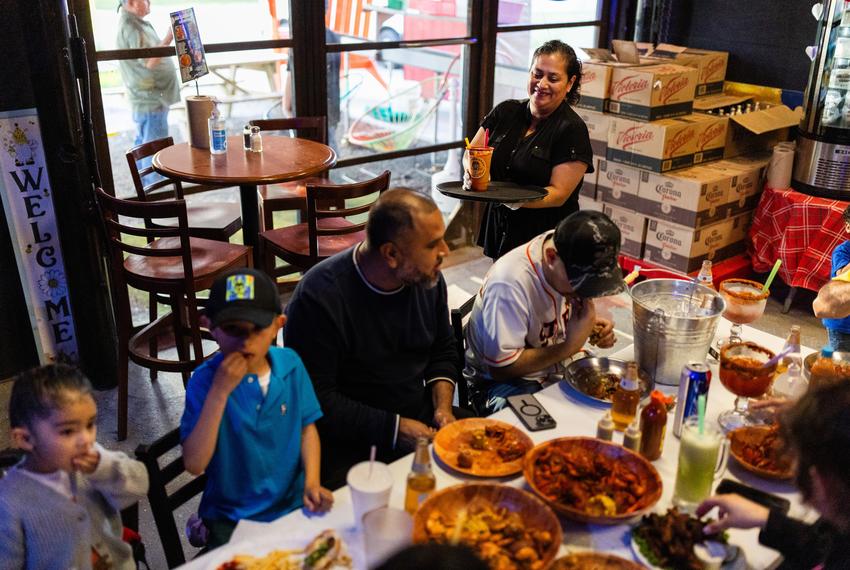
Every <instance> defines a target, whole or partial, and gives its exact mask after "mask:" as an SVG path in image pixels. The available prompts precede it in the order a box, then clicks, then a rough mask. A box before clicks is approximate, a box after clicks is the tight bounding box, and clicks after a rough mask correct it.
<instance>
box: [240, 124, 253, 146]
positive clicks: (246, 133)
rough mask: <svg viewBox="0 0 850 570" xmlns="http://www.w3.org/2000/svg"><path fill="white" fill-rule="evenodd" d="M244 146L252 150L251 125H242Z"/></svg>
mask: <svg viewBox="0 0 850 570" xmlns="http://www.w3.org/2000/svg"><path fill="white" fill-rule="evenodd" d="M242 148H243V149H244V150H251V125H245V126H244V127H242Z"/></svg>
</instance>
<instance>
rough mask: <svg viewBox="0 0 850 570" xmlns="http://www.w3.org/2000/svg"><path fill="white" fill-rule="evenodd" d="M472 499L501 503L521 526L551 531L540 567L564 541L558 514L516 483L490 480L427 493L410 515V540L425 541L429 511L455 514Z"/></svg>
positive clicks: (426, 538)
mask: <svg viewBox="0 0 850 570" xmlns="http://www.w3.org/2000/svg"><path fill="white" fill-rule="evenodd" d="M473 499H476V500H484V501H486V502H488V503H490V504H491V505H493V506H494V507H503V508H506V509H508V510H509V511H512V512H515V513H518V514H519V516H520V517H521V518H522V521H523V523H524V526H525V527H527V528H534V529H537V530H545V531H548V532H549V533H551V535H552V544H550V545H549V548H548V549H546V551H545V552H543V553H542V555H541V561H542V562H543V565H542V568H547V567H548V566H549V564H551V563H552V561H553V560H554V559H555V556H557V555H558V549H559V548H560V547H561V543H562V542H563V538H564V537H563V534H562V533H561V524H560V523H559V522H558V517H557V516H555V513H553V512H552V509H550V508H549V507H547V506H546V505H545V504H544V503H543V502H542V501H541V500H540V499H538V498H537V497H535V496H534V495H532V494H531V493H528V492H526V491H523V490H522V489H517V488H515V487H509V486H507V485H497V484H493V483H467V484H464V485H455V486H453V487H448V488H446V489H441V490H440V491H437V492H436V493H434V494H433V495H431V496H430V497H428V498H427V499H426V500H425V502H424V503H422V505H420V506H419V509H418V510H417V511H416V514H415V515H414V516H413V542H414V543H417V544H420V543H424V542H428V532H427V530H426V528H425V523H426V522H427V521H428V517H430V516H431V513H432V512H434V511H438V512H440V513H442V514H444V515H446V516H449V517H451V516H458V514H459V513H460V512H461V511H462V510H464V509H466V508H467V507H468V505H469V504H470V502H472V500H473Z"/></svg>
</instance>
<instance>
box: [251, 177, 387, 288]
mask: <svg viewBox="0 0 850 570" xmlns="http://www.w3.org/2000/svg"><path fill="white" fill-rule="evenodd" d="M389 185H390V172H389V170H385V171H384V172H383V173H381V174H380V175H378V176H377V177H376V178H373V179H371V180H366V181H364V182H355V183H353V184H315V183H313V182H308V183H307V221H306V222H304V223H301V224H297V225H294V226H286V227H283V228H277V229H274V230H266V231H264V232H262V233H261V234H260V236H259V238H260V239H259V248H260V259H261V260H262V261H261V262H262V264H263V270H264V271H265V272H266V273H268V274H269V275H271V276H272V277H273V278H275V279H277V277H279V276H280V275H282V274H286V273H289V272H291V268H290V267H287V268H286V269H284V270H281V269H278V268H276V267H275V262H276V259H277V258H280V259H282V260H284V261H285V262H286V263H288V264H289V265H290V266H291V267H294V268H295V269H296V270H298V271H307V270H308V269H310V268H311V267H313V266H314V265H316V264H317V263H319V262H320V261H322V260H323V259H326V258H328V257H330V256H332V255H334V254H336V253H339V252H341V251H343V250H345V249H347V248H349V247H351V246H353V245H355V244H357V243H359V242H361V241H363V239H365V237H366V232H365V228H366V222H365V220H364V221H362V222H353V221H351V220H349V219H348V217H349V216H355V215H358V214H364V213H366V212H368V211H369V208H371V207H372V204H374V203H375V201H376V200H377V199H378V196H377V195H379V194H380V193H381V192H383V191H384V190H386V189H387V188H389ZM370 194H377V195H376V196H375V197H374V199H372V200H369V201H368V202H366V203H364V204H361V205H359V206H352V207H346V206H345V205H344V204H345V201H346V200H354V199H357V198H363V197H365V196H369V195H370ZM330 203H342V204H343V205H342V206H341V207H327V206H323V204H330ZM322 208H323V209H322Z"/></svg>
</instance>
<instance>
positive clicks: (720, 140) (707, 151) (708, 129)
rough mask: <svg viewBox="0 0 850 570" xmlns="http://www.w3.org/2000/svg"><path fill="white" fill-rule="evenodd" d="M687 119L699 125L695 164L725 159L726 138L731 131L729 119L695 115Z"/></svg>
mask: <svg viewBox="0 0 850 570" xmlns="http://www.w3.org/2000/svg"><path fill="white" fill-rule="evenodd" d="M687 119H689V120H692V121H696V122H697V123H698V125H697V133H696V134H697V139H696V143H695V148H694V164H702V163H704V162H709V161H712V160H719V159H721V158H723V153H724V151H725V149H726V136H727V133H728V130H729V117H718V116H714V115H703V114H700V113H694V114H693V115H688V117H687Z"/></svg>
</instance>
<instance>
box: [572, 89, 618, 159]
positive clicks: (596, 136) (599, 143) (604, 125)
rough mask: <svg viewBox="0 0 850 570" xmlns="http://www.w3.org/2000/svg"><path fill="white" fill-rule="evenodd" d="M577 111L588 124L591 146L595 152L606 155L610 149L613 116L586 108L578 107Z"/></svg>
mask: <svg viewBox="0 0 850 570" xmlns="http://www.w3.org/2000/svg"><path fill="white" fill-rule="evenodd" d="M582 97H584V95H582ZM576 113H577V114H578V116H579V117H581V120H582V121H584V124H585V125H587V134H588V136H590V147H591V148H592V149H593V154H594V155H597V156H605V152H606V151H607V150H608V127H609V126H610V119H611V116H610V115H606V114H605V113H597V112H596V111H588V110H586V109H576Z"/></svg>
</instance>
